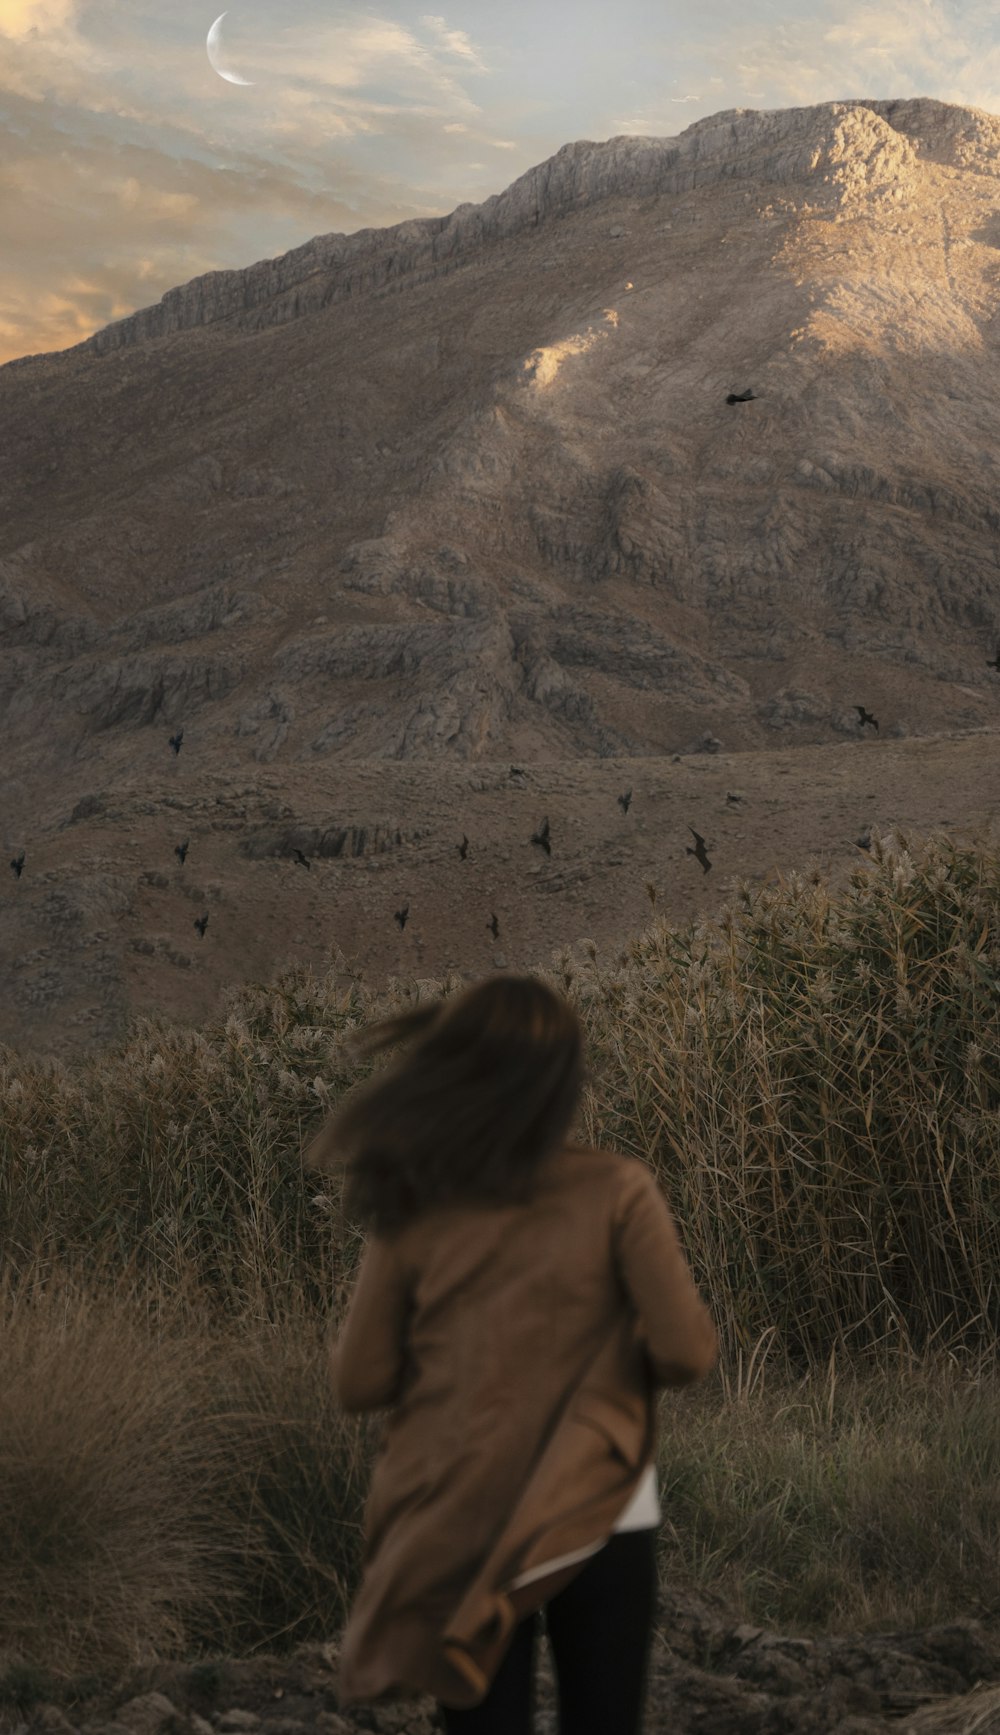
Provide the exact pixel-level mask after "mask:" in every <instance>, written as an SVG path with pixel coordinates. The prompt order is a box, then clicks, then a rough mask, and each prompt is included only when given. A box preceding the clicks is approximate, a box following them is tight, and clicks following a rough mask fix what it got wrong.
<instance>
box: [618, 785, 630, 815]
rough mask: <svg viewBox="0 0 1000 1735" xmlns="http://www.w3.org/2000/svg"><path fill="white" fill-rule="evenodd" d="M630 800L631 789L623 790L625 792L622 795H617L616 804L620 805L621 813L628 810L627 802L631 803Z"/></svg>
mask: <svg viewBox="0 0 1000 1735" xmlns="http://www.w3.org/2000/svg"><path fill="white" fill-rule="evenodd" d="M631 800H632V791H631V789H626V791H625V794H624V795H619V797H618V805H619V807H620V808H621V810H622V812H623V813H627V812H628V810H629V804H630V803H631Z"/></svg>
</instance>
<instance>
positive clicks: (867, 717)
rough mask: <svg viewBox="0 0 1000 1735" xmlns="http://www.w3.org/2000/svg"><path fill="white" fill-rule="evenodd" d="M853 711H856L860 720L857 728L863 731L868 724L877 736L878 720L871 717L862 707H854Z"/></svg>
mask: <svg viewBox="0 0 1000 1735" xmlns="http://www.w3.org/2000/svg"><path fill="white" fill-rule="evenodd" d="M854 709H855V710H856V711H857V713H858V716H859V718H860V719H861V720H860V722H859V724H858V728H859V729H863V728H864V726H865V724H866V723H870V724H871V726H872V728H873V729H874V730H875V732H876V734H877V733H878V718H877V717H873V716H872V714H871V712H870V711H866V710H865V708H864V706H863V705H855V707H854Z"/></svg>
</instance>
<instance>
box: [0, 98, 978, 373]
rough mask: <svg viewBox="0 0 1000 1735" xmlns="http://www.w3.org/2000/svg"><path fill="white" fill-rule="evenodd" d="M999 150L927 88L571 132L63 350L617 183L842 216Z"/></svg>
mask: <svg viewBox="0 0 1000 1735" xmlns="http://www.w3.org/2000/svg"><path fill="white" fill-rule="evenodd" d="M833 123H835V124H833ZM924 135H929V136H924ZM998 158H1000V120H998V119H997V117H996V116H994V115H990V114H989V113H987V112H986V111H985V110H982V109H968V108H961V107H957V106H955V105H952V104H948V103H939V102H934V101H932V100H929V99H926V98H911V99H909V100H906V101H899V100H893V101H889V100H881V101H880V100H873V99H870V98H866V99H864V100H863V101H858V102H832V103H822V104H814V105H811V106H808V107H802V108H793V109H778V110H770V111H763V112H762V111H759V110H756V109H743V108H737V109H727V110H724V111H722V112H721V113H719V114H715V115H710V116H707V117H705V118H704V119H702V120H697V121H694V122H692V124H691V125H690V126H689V127H686V128H685V129H684V131H683V132H682V133H681V134H680V135H679V136H678V137H677V138H649V137H643V136H633V135H620V136H618V137H616V138H613V139H609V140H607V141H606V142H603V143H594V142H592V141H590V140H579V141H576V142H574V143H572V144H567V145H564V146H563V147H562V149H561V150H559V151H557V152H556V154H555V156H554V157H551V158H549V159H548V160H547V161H546V162H544V163H540V164H537V165H536V166H535V167H533V168H531V169H528V170H527V171H526V173H525V174H523V175H521V176H519V178H518V179H517V180H516V181H514V182H513V183H512V185H511V186H509V187H508V188H506V189H505V191H504V192H502V193H497V194H494V195H493V196H492V197H491V198H489V199H486V200H485V201H484V202H483V203H482V204H480V205H476V204H472V203H466V204H462V205H459V206H457V207H456V209H455V210H454V211H452V212H450V213H449V214H448V215H447V216H444V217H426V218H414V219H411V220H409V221H407V222H404V223H396V224H393V225H392V226H391V227H389V228H387V229H360V230H358V231H356V232H355V233H353V234H351V235H344V234H339V233H332V234H328V235H317V236H314V237H313V238H312V239H311V240H309V241H307V242H305V243H304V244H303V245H302V246H301V247H295V248H292V249H291V250H290V251H289V252H287V253H283V254H279V255H278V256H277V257H275V258H273V259H264V260H260V261H258V262H257V263H256V264H254V265H250V266H247V267H245V268H243V269H240V270H229V271H209V272H206V273H204V274H203V275H202V276H200V277H195V278H193V279H192V280H191V281H190V282H189V283H185V284H182V285H180V286H178V287H177V288H175V289H170V290H168V291H167V292H166V294H165V295H164V296H163V297H162V299H161V300H160V301H159V302H157V303H155V304H154V305H153V306H151V307H146V308H141V309H139V310H138V311H137V312H135V313H133V314H129V315H128V316H127V317H126V318H124V319H120V320H117V321H115V322H114V323H113V324H112V325H109V326H105V327H104V328H103V329H102V330H100V331H97V332H95V333H94V334H93V336H91V337H89V338H86V339H84V341H83V342H82V343H81V344H77V345H75V346H73V350H67V351H65V352H62V353H64V354H66V355H69V354H71V353H74V351H75V350H84V351H91V352H93V353H94V354H97V355H106V354H108V353H109V352H110V351H113V350H117V349H122V348H126V347H129V346H131V345H134V344H138V343H144V342H147V341H149V340H151V339H154V338H159V337H165V336H167V335H169V334H170V333H173V332H179V331H189V330H191V329H193V328H194V327H197V326H205V325H211V324H214V323H215V322H216V321H219V320H225V321H228V322H230V323H231V324H232V325H233V327H234V328H235V329H237V330H245V331H259V330H262V329H263V328H265V327H267V326H270V325H280V324H284V323H286V322H287V321H289V320H292V319H298V318H301V317H303V316H304V315H306V314H308V313H311V312H315V311H316V310H317V309H319V308H322V307H327V306H329V305H330V304H331V303H334V302H338V301H344V300H350V299H352V298H354V297H356V296H359V295H370V294H374V293H378V292H379V291H388V292H389V293H393V292H395V291H396V290H398V289H399V288H401V287H405V286H408V285H409V284H411V283H422V282H426V281H427V279H428V277H429V276H434V275H437V274H438V273H440V272H447V271H450V270H454V269H456V268H460V267H461V266H463V265H465V264H469V263H474V261H475V257H476V254H477V252H478V251H479V250H481V248H482V247H484V246H486V245H488V244H489V243H491V242H494V241H497V240H506V239H510V238H512V237H515V236H517V235H519V234H522V233H524V232H526V231H527V230H528V229H529V228H531V227H534V226H537V225H541V224H548V223H551V222H553V221H555V220H558V219H559V218H562V217H565V216H567V215H568V214H569V213H570V212H572V211H574V210H577V209H578V208H579V207H580V206H581V205H592V204H594V203H595V202H597V201H599V200H602V199H607V198H611V197H616V196H620V197H627V196H631V195H643V194H647V193H650V192H656V193H659V194H674V195H677V194H681V193H687V192H691V191H693V190H694V189H696V188H699V187H711V186H715V185H718V184H719V183H720V182H721V181H722V180H724V179H731V180H733V181H746V182H751V183H754V184H755V185H756V186H774V187H787V186H791V187H796V186H798V185H800V184H801V183H804V182H810V183H811V190H812V192H813V194H814V196H815V198H816V209H817V210H819V211H822V212H824V213H825V214H826V215H827V216H829V217H831V218H833V219H834V220H835V219H836V217H837V216H838V215H847V214H848V213H856V212H857V210H858V209H859V207H867V206H869V205H872V206H875V207H877V206H878V205H880V204H892V203H898V202H900V201H901V199H902V198H904V197H905V180H906V177H907V175H908V174H910V173H912V172H913V171H914V170H915V169H916V167H917V165H918V163H919V162H920V161H921V160H926V161H932V162H936V163H938V164H942V165H947V166H949V167H953V168H962V169H965V170H969V171H971V172H974V173H976V174H979V175H988V176H991V177H993V178H996V177H997V175H998V174H1000V168H998ZM34 359H36V358H35V357H21V358H19V359H18V360H17V361H15V362H13V363H9V364H8V365H10V366H15V367H17V366H21V365H23V363H24V362H25V361H31V360H34Z"/></svg>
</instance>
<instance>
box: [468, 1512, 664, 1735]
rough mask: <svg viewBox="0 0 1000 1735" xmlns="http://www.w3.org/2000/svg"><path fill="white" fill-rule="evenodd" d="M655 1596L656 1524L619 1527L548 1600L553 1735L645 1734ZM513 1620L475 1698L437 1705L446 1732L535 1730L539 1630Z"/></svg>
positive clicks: (518, 1733) (537, 1623)
mask: <svg viewBox="0 0 1000 1735" xmlns="http://www.w3.org/2000/svg"><path fill="white" fill-rule="evenodd" d="M655 1602H656V1530H655V1528H654V1527H652V1526H651V1527H649V1528H647V1529H645V1530H619V1531H616V1532H615V1533H614V1535H613V1536H611V1537H610V1538H609V1540H608V1541H607V1542H606V1543H605V1544H604V1546H603V1548H600V1549H598V1551H597V1553H596V1554H593V1555H591V1557H590V1559H589V1560H588V1561H587V1563H586V1565H585V1566H583V1567H582V1568H581V1570H580V1571H579V1572H578V1573H577V1575H576V1577H575V1578H574V1579H573V1580H572V1581H571V1582H570V1583H569V1584H568V1585H567V1586H566V1588H565V1590H561V1591H560V1592H559V1595H558V1596H554V1597H553V1598H552V1601H551V1602H550V1603H547V1604H546V1605H545V1609H544V1615H545V1630H546V1632H547V1633H548V1635H549V1645H550V1648H551V1652H552V1662H553V1667H554V1669H555V1675H556V1681H557V1685H558V1689H559V1735H641V1729H642V1713H643V1705H644V1701H645V1697H646V1677H647V1672H648V1667H649V1652H650V1646H651V1643H652V1635H653V1613H654V1607H655ZM541 1621H542V1611H541V1610H536V1612H535V1613H534V1614H532V1615H528V1616H527V1617H526V1618H525V1619H524V1620H523V1621H521V1622H520V1624H519V1625H518V1626H517V1627H515V1629H514V1636H513V1638H512V1639H511V1642H510V1648H509V1650H508V1651H507V1653H506V1655H505V1657H504V1660H503V1662H502V1663H501V1664H500V1667H499V1669H498V1670H497V1672H496V1675H495V1677H494V1680H493V1685H492V1687H491V1688H490V1691H489V1692H488V1693H487V1695H486V1698H485V1699H484V1700H483V1702H482V1704H481V1705H474V1706H472V1707H471V1708H470V1709H469V1710H465V1711H455V1710H452V1709H450V1708H449V1707H448V1706H447V1705H442V1706H440V1711H441V1714H442V1715H443V1717H444V1726H445V1729H446V1731H447V1735H532V1718H533V1714H534V1668H535V1634H536V1632H538V1631H539V1630H540V1628H541Z"/></svg>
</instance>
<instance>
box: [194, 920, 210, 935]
mask: <svg viewBox="0 0 1000 1735" xmlns="http://www.w3.org/2000/svg"><path fill="white" fill-rule="evenodd" d="M194 925H195V927H196V928H197V930H198V932H199V934H200V935H201V937H202V939H204V938H205V929H206V928H207V927H208V917H207V916H198V917H196V918H195V924H194Z"/></svg>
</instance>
